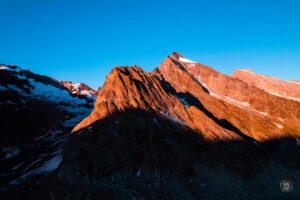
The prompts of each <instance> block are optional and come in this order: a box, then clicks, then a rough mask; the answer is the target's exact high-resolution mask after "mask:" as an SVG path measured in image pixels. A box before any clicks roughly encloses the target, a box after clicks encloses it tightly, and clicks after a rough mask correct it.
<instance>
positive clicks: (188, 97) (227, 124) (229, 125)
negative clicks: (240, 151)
mask: <svg viewBox="0 0 300 200" xmlns="http://www.w3.org/2000/svg"><path fill="white" fill-rule="evenodd" d="M161 82H162V86H163V87H164V89H165V90H166V91H167V92H169V93H171V94H172V95H176V96H178V97H179V98H183V99H184V100H185V101H186V102H187V103H188V104H189V105H190V106H195V107H196V108H198V109H199V110H201V111H202V112H203V113H204V114H205V115H206V116H207V117H209V118H210V119H212V120H213V121H214V122H215V123H217V124H218V125H219V126H221V127H223V128H224V129H227V130H230V131H233V132H235V133H236V134H238V135H239V136H241V137H242V138H243V139H245V140H248V141H255V140H254V139H253V138H251V137H249V136H247V135H246V134H244V133H243V132H242V131H240V130H239V129H238V128H237V127H235V126H234V125H233V124H232V123H230V122H229V121H228V120H226V119H218V118H217V117H215V116H214V115H213V114H212V113H211V112H210V111H209V110H207V109H206V108H205V107H204V106H203V104H202V103H201V102H200V101H199V99H197V98H196V97H194V96H193V95H192V94H191V93H189V92H184V93H183V92H176V90H175V89H174V88H173V87H172V86H171V85H170V84H169V83H168V82H166V81H164V80H162V81H161Z"/></svg>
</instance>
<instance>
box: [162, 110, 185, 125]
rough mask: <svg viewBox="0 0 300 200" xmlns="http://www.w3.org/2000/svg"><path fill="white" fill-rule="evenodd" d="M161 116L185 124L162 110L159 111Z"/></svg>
mask: <svg viewBox="0 0 300 200" xmlns="http://www.w3.org/2000/svg"><path fill="white" fill-rule="evenodd" d="M160 113H161V114H162V115H163V116H165V117H166V118H168V119H170V120H171V121H172V122H175V123H178V124H181V125H183V126H187V125H186V124H185V123H184V122H182V121H180V120H178V119H176V118H174V117H171V116H169V115H167V114H166V113H163V112H160Z"/></svg>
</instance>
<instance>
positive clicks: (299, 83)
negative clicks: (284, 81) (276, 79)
mask: <svg viewBox="0 0 300 200" xmlns="http://www.w3.org/2000/svg"><path fill="white" fill-rule="evenodd" d="M288 82H290V83H295V84H297V85H300V82H297V81H288Z"/></svg>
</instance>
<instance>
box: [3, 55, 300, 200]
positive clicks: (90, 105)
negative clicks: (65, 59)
mask: <svg viewBox="0 0 300 200" xmlns="http://www.w3.org/2000/svg"><path fill="white" fill-rule="evenodd" d="M0 111H1V115H0V117H1V119H0V125H1V134H0V138H1V140H0V145H1V146H0V177H1V179H0V199H70V200H71V199H213V200H214V199H300V188H299V184H300V81H299V80H291V81H283V80H280V79H278V78H274V77H269V76H264V75H259V74H255V73H254V72H252V71H251V70H250V69H247V70H241V69H237V70H236V71H235V72H234V73H233V74H232V75H230V76H229V75H225V74H222V73H220V72H218V71H216V70H214V69H213V68H211V67H209V66H205V65H202V64H200V63H196V62H194V61H191V60H188V59H187V58H184V57H183V56H182V55H180V54H179V53H177V52H173V53H172V54H171V55H170V56H167V57H166V58H165V59H164V60H163V61H162V63H161V64H160V65H159V66H158V67H157V68H156V69H154V70H153V71H152V72H145V71H144V70H143V69H142V68H140V67H139V66H132V67H127V66H125V67H121V66H119V67H115V68H113V69H112V70H111V72H110V73H109V74H108V75H107V76H106V79H105V82H104V84H103V85H102V86H101V87H98V88H96V89H92V88H90V87H89V86H87V85H85V84H84V83H77V84H75V83H72V82H70V81H57V80H55V79H53V78H50V77H47V76H42V75H38V74H35V73H33V72H30V71H28V70H23V69H21V68H19V67H17V66H14V65H4V64H2V65H1V66H0ZM283 180H290V181H291V182H292V183H293V191H291V192H289V193H286V192H282V191H281V190H280V182H281V181H283Z"/></svg>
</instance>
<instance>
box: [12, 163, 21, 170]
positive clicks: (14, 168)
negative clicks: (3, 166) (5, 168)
mask: <svg viewBox="0 0 300 200" xmlns="http://www.w3.org/2000/svg"><path fill="white" fill-rule="evenodd" d="M21 165H23V163H20V164H17V165H16V166H14V167H13V168H12V170H17V169H18V168H19V167H20V166H21Z"/></svg>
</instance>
